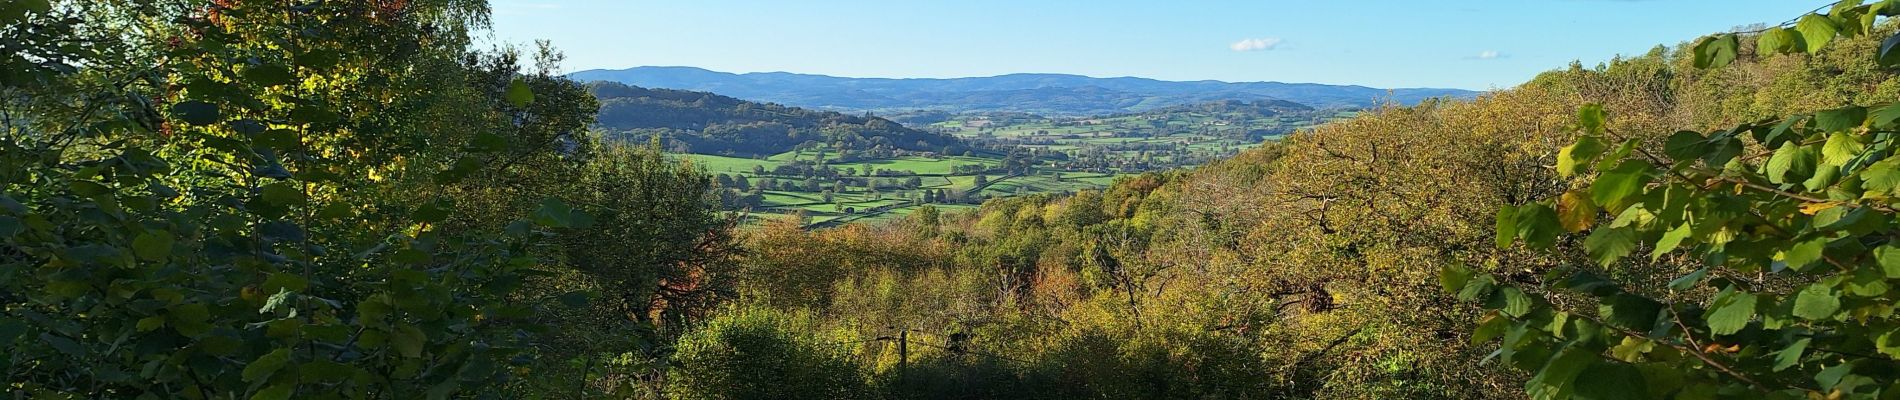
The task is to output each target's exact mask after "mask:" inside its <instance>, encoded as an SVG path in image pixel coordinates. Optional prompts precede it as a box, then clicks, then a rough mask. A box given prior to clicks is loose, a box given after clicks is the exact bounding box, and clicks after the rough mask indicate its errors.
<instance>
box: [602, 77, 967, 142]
mask: <svg viewBox="0 0 1900 400" xmlns="http://www.w3.org/2000/svg"><path fill="white" fill-rule="evenodd" d="M588 90H589V91H590V92H592V93H593V94H594V97H595V98H597V99H599V101H600V111H599V114H598V116H597V124H598V126H599V127H600V128H601V129H603V130H606V131H608V132H611V133H613V134H615V135H617V136H619V137H621V138H622V139H628V140H646V139H648V138H651V137H655V136H657V137H660V138H662V139H663V140H665V141H666V142H667V143H668V147H669V148H671V149H673V150H674V151H678V152H682V153H684V152H692V153H701V154H723V155H738V156H765V155H772V154H778V153H783V152H786V151H791V150H793V149H794V148H797V147H801V146H804V147H810V146H813V145H817V144H824V145H829V146H832V147H836V148H840V149H857V150H861V151H877V152H889V151H890V150H892V149H903V150H913V151H933V152H940V151H943V150H945V149H955V150H956V151H959V152H960V151H962V150H961V149H962V148H964V147H965V145H964V144H963V142H962V141H961V140H959V139H957V138H955V137H952V136H949V135H943V134H938V133H932V132H924V131H919V130H916V129H911V128H906V127H904V126H903V125H902V124H898V123H896V122H891V121H890V120H886V119H883V118H877V117H869V116H857V115H847V114H842V113H838V112H833V111H816V110H807V109H802V108H798V107H788V106H783V105H779V104H771V103H757V102H751V101H745V100H740V99H736V98H732V97H726V96H721V95H717V94H712V93H705V92H693V91H685V90H671V89H649V88H643V87H637V86H628V85H623V84H619V83H612V82H595V83H592V84H589V85H588Z"/></svg>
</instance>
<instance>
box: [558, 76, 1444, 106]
mask: <svg viewBox="0 0 1900 400" xmlns="http://www.w3.org/2000/svg"><path fill="white" fill-rule="evenodd" d="M568 76H569V77H570V78H573V79H575V80H579V81H583V82H586V81H610V82H619V83H624V84H629V85H637V86H645V87H654V88H669V89H681V90H694V91H708V92H717V93H722V94H725V95H729V96H733V97H738V98H743V99H748V100H753V101H764V102H773V103H782V104H787V105H793V106H798V107H807V108H817V109H828V110H851V111H895V110H943V111H952V112H971V111H984V112H987V111H1015V112H1029V113H1037V114H1044V115H1101V114H1118V113H1127V112H1139V111H1146V110H1152V109H1157V108H1163V107H1169V106H1178V105H1186V104H1196V103H1207V102H1213V101H1224V100H1242V101H1255V100H1285V101H1291V102H1296V103H1300V104H1305V105H1309V106H1313V107H1319V108H1363V107H1369V106H1373V105H1376V104H1378V103H1380V102H1383V101H1387V100H1390V101H1396V102H1399V103H1403V104H1413V103H1417V102H1419V101H1421V100H1424V99H1427V98H1433V97H1458V98H1469V97H1473V96H1475V95H1477V94H1478V92H1474V91H1469V90H1461V89H1432V88H1401V89H1379V88H1370V87H1364V86H1345V85H1325V84H1314V83H1282V82H1222V81H1212V80H1204V81H1190V82H1181V81H1163V80H1156V79H1148V78H1134V77H1120V78H1095V77H1088V76H1081V75H1067V74H1009V75H1000V76H991V77H976V78H949V79H935V78H915V79H892V78H846V77H835V76H826V75H812V74H796V73H787V72H757V73H745V74H734V73H727V72H718V71H710V70H705V69H701V68H693V67H635V68H628V69H622V70H587V71H580V72H575V73H572V74H569V75H568Z"/></svg>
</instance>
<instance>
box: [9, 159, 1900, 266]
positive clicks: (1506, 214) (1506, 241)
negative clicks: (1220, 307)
mask: <svg viewBox="0 0 1900 400" xmlns="http://www.w3.org/2000/svg"><path fill="white" fill-rule="evenodd" d="M1895 175H1900V174H1895ZM0 222H3V221H0ZM1496 234H1497V244H1498V248H1500V249H1502V248H1506V247H1511V242H1514V241H1517V206H1512V205H1505V206H1503V207H1498V220H1497V226H1496Z"/></svg>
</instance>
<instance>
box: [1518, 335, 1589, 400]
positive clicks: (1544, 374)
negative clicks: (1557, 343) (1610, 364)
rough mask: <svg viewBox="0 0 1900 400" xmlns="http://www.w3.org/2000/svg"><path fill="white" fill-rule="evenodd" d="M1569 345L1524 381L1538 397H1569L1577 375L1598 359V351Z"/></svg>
mask: <svg viewBox="0 0 1900 400" xmlns="http://www.w3.org/2000/svg"><path fill="white" fill-rule="evenodd" d="M1582 347H1583V346H1567V347H1564V348H1563V350H1558V351H1557V354H1556V355H1555V356H1552V357H1551V358H1550V362H1548V363H1545V364H1544V367H1543V368H1541V369H1539V370H1538V371H1537V375H1535V376H1532V377H1531V380H1530V381H1529V382H1525V383H1524V388H1525V390H1526V391H1528V392H1530V395H1531V397H1532V398H1536V399H1567V398H1570V391H1571V389H1572V388H1573V387H1574V385H1572V383H1574V382H1575V380H1576V378H1577V375H1578V374H1581V373H1583V371H1584V369H1586V368H1589V366H1590V364H1592V362H1594V361H1596V358H1597V353H1599V352H1598V351H1593V350H1588V349H1584V348H1582Z"/></svg>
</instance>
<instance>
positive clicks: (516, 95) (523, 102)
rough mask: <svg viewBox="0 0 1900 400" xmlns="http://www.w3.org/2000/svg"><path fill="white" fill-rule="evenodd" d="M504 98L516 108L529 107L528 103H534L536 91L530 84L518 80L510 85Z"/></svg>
mask: <svg viewBox="0 0 1900 400" xmlns="http://www.w3.org/2000/svg"><path fill="white" fill-rule="evenodd" d="M502 98H503V99H505V100H507V101H508V104H512V105H514V106H515V107H516V108H520V107H527V106H528V103H533V102H534V89H533V88H529V87H528V82H525V81H522V80H520V79H516V80H514V81H512V82H509V83H508V93H506V94H504V95H502Z"/></svg>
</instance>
